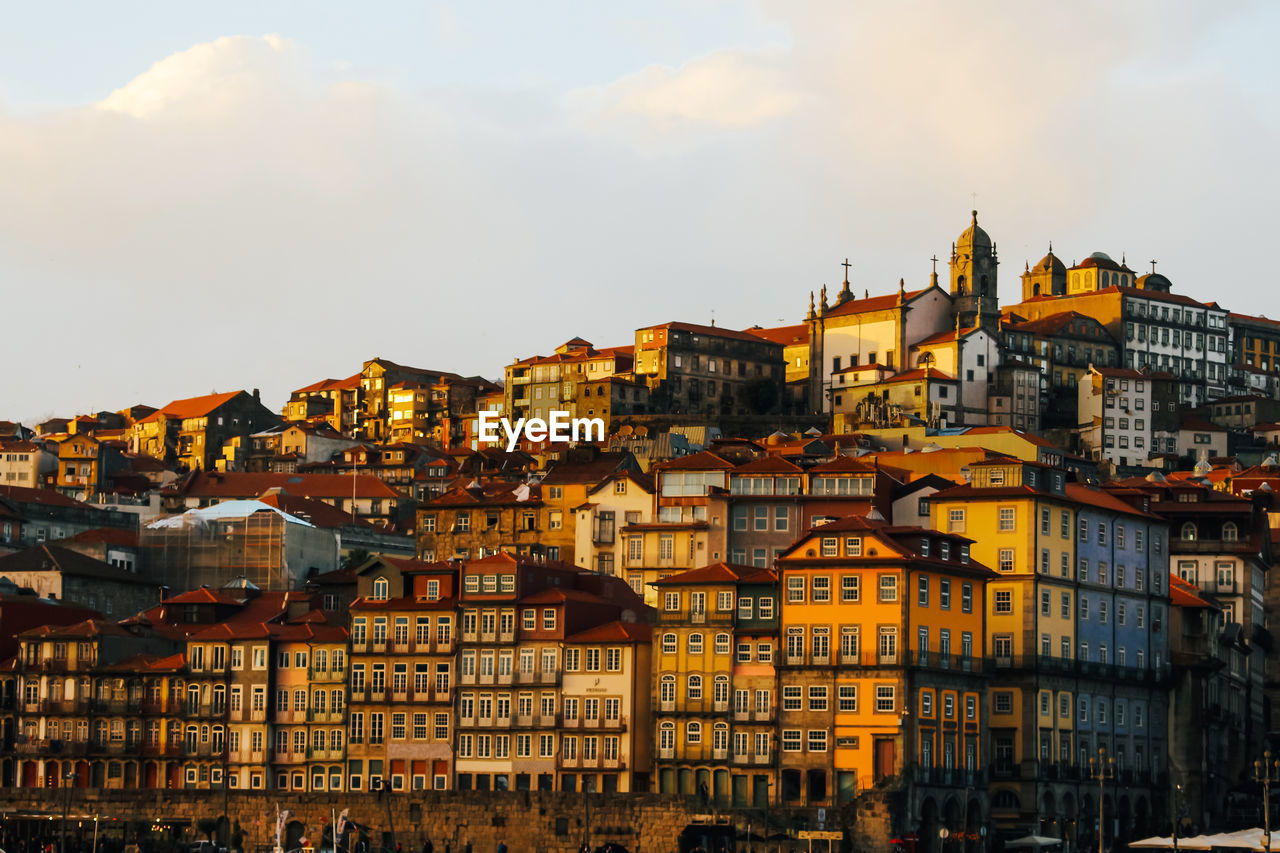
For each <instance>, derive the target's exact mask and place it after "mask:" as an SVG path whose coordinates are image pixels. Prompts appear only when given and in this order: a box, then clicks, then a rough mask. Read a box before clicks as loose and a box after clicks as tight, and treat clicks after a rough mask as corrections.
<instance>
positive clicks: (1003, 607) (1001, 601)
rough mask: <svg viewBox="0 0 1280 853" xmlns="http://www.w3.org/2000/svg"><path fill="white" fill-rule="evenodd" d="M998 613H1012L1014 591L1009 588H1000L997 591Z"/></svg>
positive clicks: (996, 608)
mask: <svg viewBox="0 0 1280 853" xmlns="http://www.w3.org/2000/svg"><path fill="white" fill-rule="evenodd" d="M994 612H996V613H1012V612H1013V592H1012V591H1011V590H1007V589H998V590H996V593H995V607H994Z"/></svg>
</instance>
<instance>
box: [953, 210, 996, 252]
mask: <svg viewBox="0 0 1280 853" xmlns="http://www.w3.org/2000/svg"><path fill="white" fill-rule="evenodd" d="M961 246H972V247H974V248H978V247H982V248H984V249H990V248H991V238H990V237H989V236H987V232H986V231H983V230H982V228H980V227H979V226H978V211H976V210H975V211H973V224H972V225H970V226H969V227H968V228H966V229H964V233H963V234H961V235H960V239H959V240H956V248H957V249H959V248H960V247H961Z"/></svg>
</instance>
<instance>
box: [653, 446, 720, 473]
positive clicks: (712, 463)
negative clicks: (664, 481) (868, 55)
mask: <svg viewBox="0 0 1280 853" xmlns="http://www.w3.org/2000/svg"><path fill="white" fill-rule="evenodd" d="M653 467H654V468H655V469H657V470H659V471H717V470H723V469H728V468H732V467H733V463H732V462H727V461H725V460H724V459H721V458H720V457H719V456H717V455H715V454H714V453H712V452H711V451H710V450H702V451H699V452H697V453H691V454H689V455H688V456H680V457H677V458H675V459H669V460H667V461H666V462H659V463H658V464H657V465H655V466H653Z"/></svg>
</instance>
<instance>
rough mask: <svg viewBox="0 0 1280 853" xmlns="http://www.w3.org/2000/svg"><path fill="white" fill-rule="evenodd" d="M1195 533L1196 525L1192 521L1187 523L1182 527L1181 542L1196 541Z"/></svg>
mask: <svg viewBox="0 0 1280 853" xmlns="http://www.w3.org/2000/svg"><path fill="white" fill-rule="evenodd" d="M1196 533H1197V530H1196V523H1195V522H1194V521H1188V522H1187V523H1186V524H1184V525H1182V541H1183V542H1194V541H1196Z"/></svg>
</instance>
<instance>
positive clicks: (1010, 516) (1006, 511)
mask: <svg viewBox="0 0 1280 853" xmlns="http://www.w3.org/2000/svg"><path fill="white" fill-rule="evenodd" d="M1014 528H1015V524H1014V508H1013V507H1011V506H1002V507H1000V529H1001V530H1004V531H1008V530H1013V529H1014Z"/></svg>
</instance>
